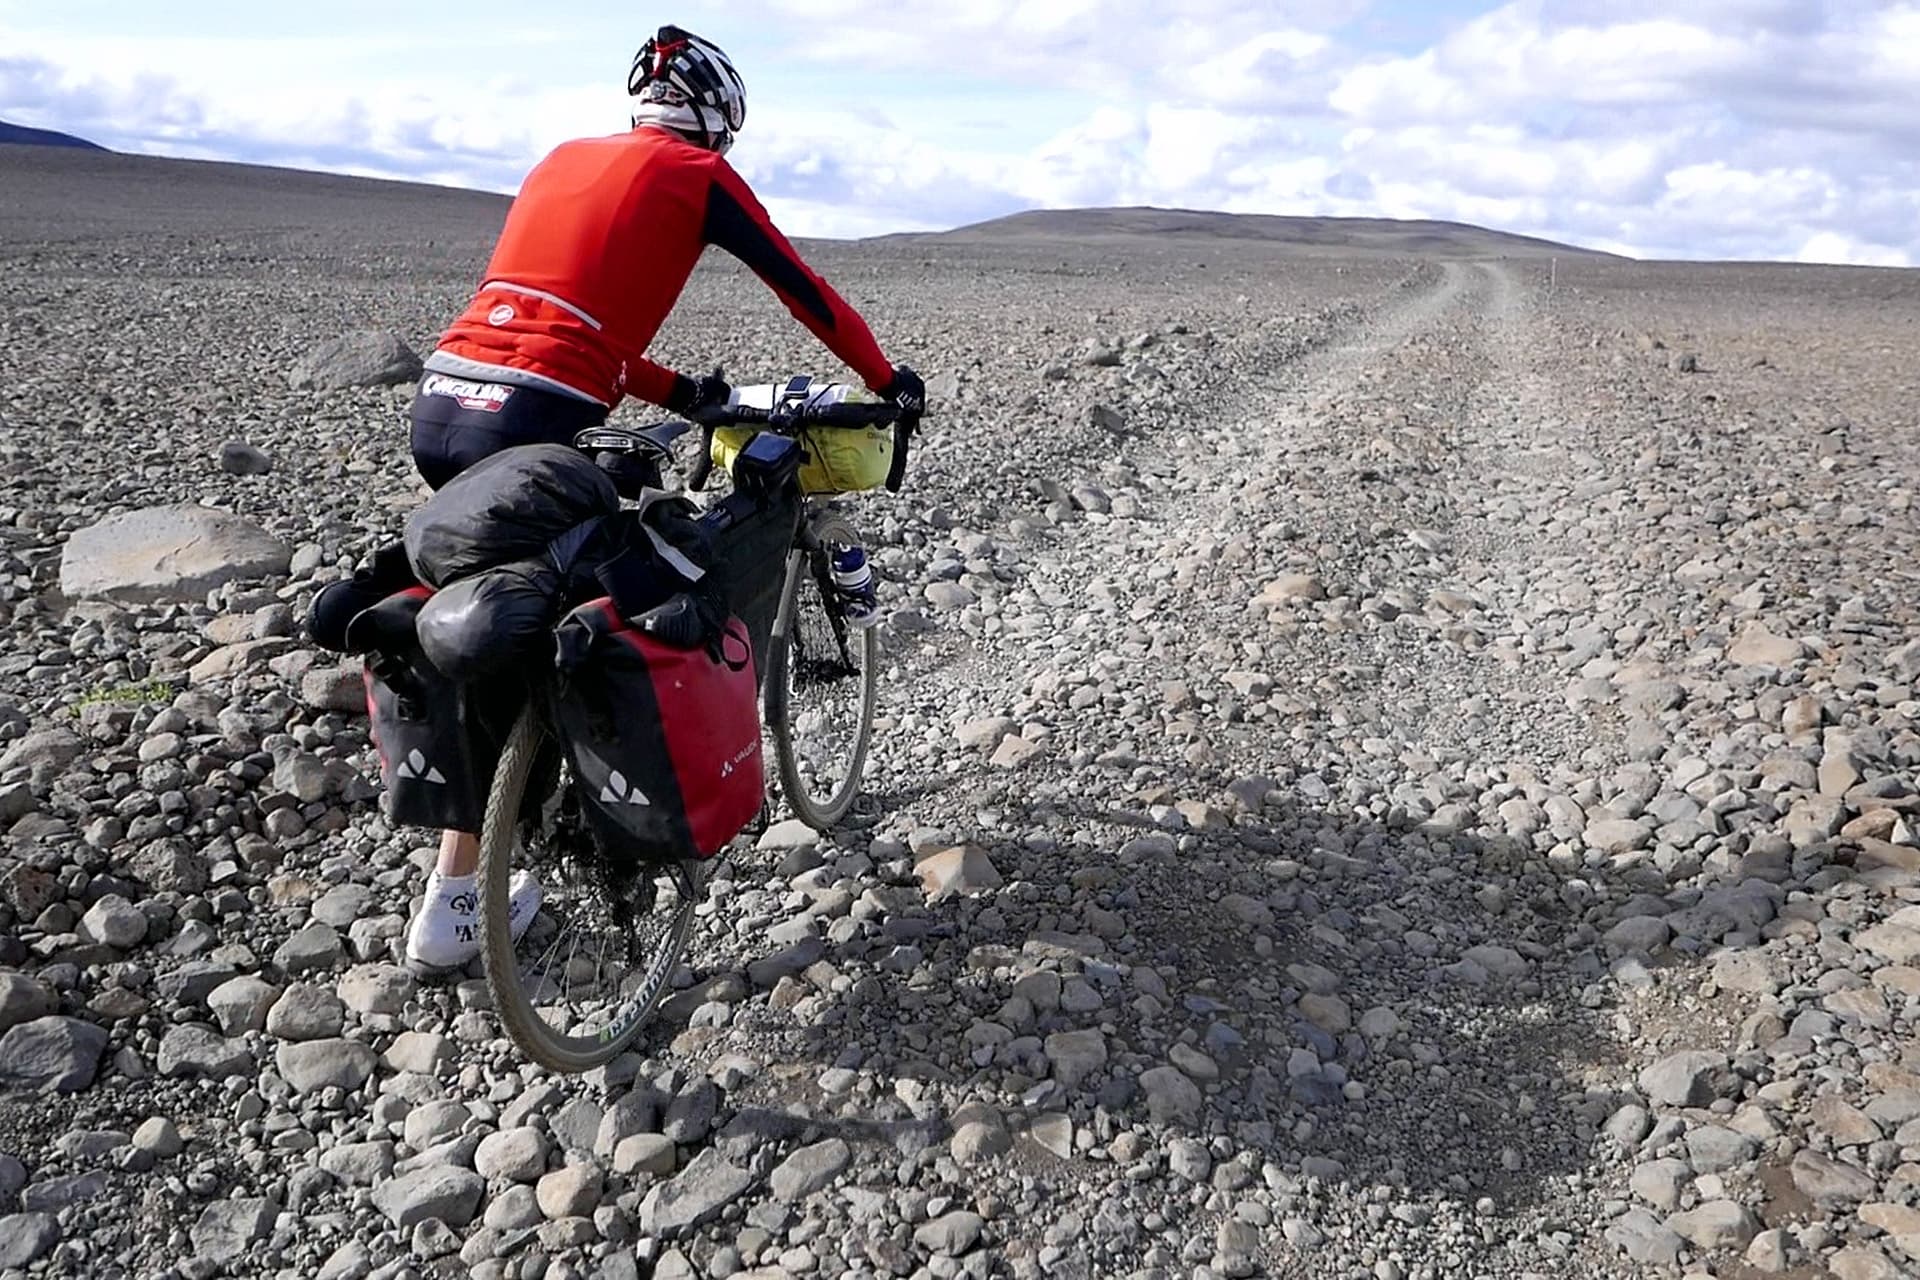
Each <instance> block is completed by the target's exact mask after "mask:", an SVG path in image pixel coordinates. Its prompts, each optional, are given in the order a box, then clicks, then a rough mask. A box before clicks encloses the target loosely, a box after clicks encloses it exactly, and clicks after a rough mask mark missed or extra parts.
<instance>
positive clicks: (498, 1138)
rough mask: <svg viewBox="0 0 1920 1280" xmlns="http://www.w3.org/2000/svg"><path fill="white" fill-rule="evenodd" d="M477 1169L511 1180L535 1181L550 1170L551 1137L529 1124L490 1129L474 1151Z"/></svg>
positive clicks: (489, 1174)
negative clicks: (491, 1131)
mask: <svg viewBox="0 0 1920 1280" xmlns="http://www.w3.org/2000/svg"><path fill="white" fill-rule="evenodd" d="M473 1167H474V1170H475V1172H477V1173H479V1174H480V1175H481V1176H482V1177H485V1178H498V1179H501V1180H504V1181H507V1182H534V1181H537V1180H538V1179H539V1178H540V1176H541V1175H542V1174H544V1173H545V1172H546V1171H547V1139H546V1135H544V1134H542V1133H541V1132H540V1131H539V1130H537V1129H533V1128H530V1127H527V1126H524V1125H523V1126H521V1127H520V1128H518V1129H506V1130H503V1131H501V1132H499V1133H490V1134H488V1135H487V1136H486V1137H484V1138H482V1139H481V1140H480V1145H479V1146H478V1147H477V1148H475V1150H474V1153H473Z"/></svg>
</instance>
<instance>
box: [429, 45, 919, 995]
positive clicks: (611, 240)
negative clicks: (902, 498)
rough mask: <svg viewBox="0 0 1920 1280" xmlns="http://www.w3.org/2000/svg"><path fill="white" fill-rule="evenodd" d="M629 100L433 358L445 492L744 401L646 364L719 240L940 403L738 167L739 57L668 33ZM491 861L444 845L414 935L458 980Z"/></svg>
mask: <svg viewBox="0 0 1920 1280" xmlns="http://www.w3.org/2000/svg"><path fill="white" fill-rule="evenodd" d="M627 92H628V94H629V95H631V96H632V97H633V98H634V99H635V102H634V107H633V128H632V130H631V131H630V132H627V133H622V134H616V135H613V136H610V137H601V138H583V139H576V140H575V141H572V142H567V143H563V144H562V145H561V146H560V147H558V148H557V149H556V150H554V151H553V152H552V153H551V154H550V155H548V156H547V157H546V159H544V160H542V161H541V162H540V163H539V164H538V165H536V166H535V167H534V169H533V171H532V172H531V173H529V174H528V175H527V178H526V181H525V182H524V183H523V184H522V185H521V188H520V194H519V195H518V196H517V197H516V198H515V199H514V201H513V204H512V206H511V207H510V208H509V209H508V211H507V220H506V225H505V227H503V228H502V230H501V232H500V238H499V240H498V242H497V243H496V244H495V246H494V250H493V256H492V259H491V260H490V261H489V262H488V264H487V270H486V276H485V279H484V283H482V284H481V286H480V289H479V292H478V293H476V294H475V295H474V297H473V300H472V301H471V302H470V303H468V305H467V308H466V310H465V311H463V312H462V313H461V314H460V316H459V318H458V319H456V320H455V321H454V322H453V324H452V326H451V327H450V328H448V330H447V331H446V333H445V335H444V336H442V338H441V339H440V342H439V345H438V348H437V349H436V350H435V351H434V352H433V354H432V355H430V356H429V357H428V358H427V361H426V372H425V374H424V376H423V377H422V379H421V382H420V387H419V392H418V394H417V395H416V396H415V397H414V401H413V407H412V410H411V417H412V440H411V443H412V450H413V459H414V465H415V466H416V467H417V468H418V469H419V471H420V475H421V477H422V478H423V479H424V480H426V482H427V483H428V484H429V485H431V486H433V487H434V488H439V487H440V486H441V485H443V484H445V483H446V482H447V481H448V480H450V479H451V478H453V476H455V475H457V474H458V473H459V472H460V471H462V470H463V469H465V468H466V467H468V466H470V465H472V464H473V463H475V462H477V461H479V460H480V459H481V458H484V457H486V456H488V455H489V454H492V453H495V452H497V451H499V450H501V449H505V448H509V447H511V446H514V445H522V444H537V443H561V444H565V443H569V442H571V440H572V439H573V436H574V434H575V433H576V432H578V431H580V430H581V429H583V428H585V427H589V426H594V425H597V424H598V423H600V422H601V421H602V420H604V419H605V418H606V416H607V414H608V412H609V411H610V410H611V409H612V408H613V407H614V405H616V404H618V403H619V402H620V400H621V399H622V398H624V397H626V396H636V397H638V398H640V399H643V400H649V401H652V402H653V403H655V404H658V405H661V406H663V407H665V408H667V409H669V410H672V411H674V412H676V413H681V414H688V415H692V414H696V413H697V412H698V411H699V410H700V409H702V408H705V407H708V406H713V405H720V404H724V403H726V401H727V398H728V396H729V395H730V389H729V388H728V387H727V385H726V383H725V382H723V381H722V380H721V379H720V378H719V377H718V376H717V375H712V376H708V377H704V378H699V379H694V378H690V377H688V376H686V375H685V374H681V373H676V372H674V371H673V370H670V369H667V368H665V367H664V366H662V365H659V364H656V363H654V362H653V361H651V360H649V359H647V357H646V350H647V346H648V344H649V343H651V342H652V340H653V337H654V334H655V333H656V331H658V329H659V328H660V325H661V323H662V321H664V320H665V319H666V316H667V313H668V312H669V311H670V310H671V309H672V308H673V304H674V301H675V300H676V299H677V298H678V297H679V295H680V291H681V290H682V289H683V288H684V287H685V285H686V282H687V278H688V276H689V275H691V274H692V271H693V268H694V264H695V263H696V262H697V261H698V260H699V258H700V255H701V253H702V252H703V251H704V250H705V248H706V247H707V246H708V245H717V246H719V247H720V248H722V249H724V250H726V251H727V252H728V253H731V254H732V255H733V256H734V257H736V258H738V259H739V260H740V261H741V262H743V263H745V264H746V265H747V266H748V267H750V268H751V269H752V270H753V271H754V272H755V273H756V274H757V275H758V276H759V277H760V278H761V280H763V281H764V282H765V283H766V284H767V285H768V286H769V287H771V288H772V289H773V291H774V292H775V293H776V294H777V295H779V297H780V300H781V301H782V302H784V303H785V304H786V306H787V309H788V310H789V311H791V312H792V313H793V315H794V317H795V318H796V319H798V320H799V321H800V322H801V323H802V324H804V325H805V326H806V327H807V328H808V329H810V330H812V331H813V333H814V334H815V335H816V336H817V337H818V338H819V339H820V340H821V341H822V342H824V343H825V344H826V345H827V347H828V348H829V349H830V350H831V351H832V352H833V353H834V355H836V356H838V357H839V358H840V359H841V360H842V361H844V362H845V363H846V364H847V366H848V367H849V368H851V369H852V370H853V371H854V372H855V373H856V374H858V375H859V377H860V379H861V380H862V381H863V382H864V383H865V384H866V386H867V388H868V389H869V390H871V391H874V392H877V393H878V394H879V395H881V396H882V397H884V398H885V399H887V400H889V401H891V402H893V403H895V404H897V405H898V406H899V407H900V408H901V409H902V410H903V411H907V412H918V411H919V410H920V409H922V408H923V407H924V405H925V399H926V389H925V387H924V385H923V384H922V383H921V380H920V378H919V377H918V375H916V374H915V373H914V372H913V370H911V369H909V368H907V367H905V366H903V365H894V364H891V363H889V362H888V360H887V358H886V357H885V356H884V355H883V354H882V353H881V350H880V347H879V344H878V343H876V342H875V341H874V338H873V334H872V332H871V331H870V330H869V329H868V328H867V324H866V322H865V321H864V320H862V319H861V318H860V315H859V313H858V312H856V311H855V310H854V309H853V308H852V307H850V306H848V305H847V303H846V302H845V300H843V299H842V298H841V297H840V295H839V294H837V293H835V292H834V291H833V289H832V288H831V287H830V286H829V285H828V284H827V282H826V281H824V280H822V279H821V278H820V276H819V275H817V274H816V273H815V272H814V271H813V270H812V269H811V268H810V267H808V266H807V264H806V263H805V262H804V261H802V260H801V258H800V255H799V254H798V253H796V252H795V251H794V248H793V246H792V245H791V244H789V243H788V241H787V238H786V237H785V236H783V235H782V234H781V233H780V231H779V230H778V229H777V228H776V227H775V226H774V225H773V222H772V220H771V219H770V218H769V217H768V216H767V212H766V210H765V209H764V208H762V207H761V204H760V202H759V200H757V199H756V198H755V197H754V194H753V192H752V191H751V190H750V189H749V188H748V187H747V184H746V183H745V182H744V181H743V180H742V179H741V177H740V175H739V174H738V173H736V172H735V171H734V169H733V168H732V166H730V165H729V164H728V163H727V162H726V159H725V156H726V153H727V149H728V148H729V147H730V146H732V144H733V137H734V134H735V133H736V132H737V131H738V130H739V129H740V127H741V126H742V125H743V124H744V123H745V122H746V116H747V107H746V96H745V86H744V85H743V84H742V82H741V79H740V74H739V72H737V71H735V70H734V67H733V64H732V62H730V61H729V60H728V58H727V56H726V55H725V54H724V53H722V52H721V51H720V50H719V49H718V48H717V47H716V46H714V45H713V44H712V43H710V42H709V41H706V40H703V39H701V38H700V37H698V36H696V35H693V34H691V33H689V32H687V31H685V30H682V29H681V28H679V27H675V26H664V27H661V28H660V29H659V32H658V33H657V34H656V35H655V36H654V37H653V38H652V39H650V40H648V41H647V42H646V44H644V45H643V46H641V49H640V51H639V53H638V54H636V55H635V57H634V60H633V66H632V69H631V71H630V72H629V73H628V77H627ZM843 604H844V606H845V609H846V613H847V616H848V618H849V620H850V621H852V622H854V623H856V624H857V625H871V623H872V622H873V621H874V620H875V619H876V617H877V610H876V604H875V600H874V597H873V588H872V586H871V584H870V582H869V584H868V585H866V586H865V587H864V588H862V589H859V590H857V591H852V592H849V593H848V594H847V598H846V599H844V600H843ZM478 862H479V843H478V840H477V838H476V837H475V836H474V835H473V834H471V833H468V832H457V831H448V832H446V833H444V834H443V835H442V837H441V843H440V858H439V862H438V864H437V866H436V867H435V869H434V871H433V873H432V874H431V876H430V877H429V878H428V882H427V893H426V900H425V903H424V905H423V906H422V908H421V910H420V912H419V913H418V914H417V915H416V916H415V917H414V920H413V923H412V926H411V927H410V928H409V929H408V932H407V956H408V958H409V959H410V960H412V961H414V962H415V963H416V964H419V965H423V966H427V967H430V968H447V967H453V966H458V965H462V964H465V963H466V962H467V961H468V960H470V959H472V958H473V957H474V956H475V955H476V954H478V951H479V946H480V939H479V931H478V929H477V927H476V911H475V906H476V893H475V872H476V869H477V867H478ZM539 902H540V892H539V887H538V886H537V885H536V884H534V883H533V882H532V880H531V879H530V878H527V877H524V876H519V877H516V878H515V883H514V889H513V897H512V911H511V922H512V926H513V929H514V931H515V933H516V936H517V935H518V933H519V931H521V930H524V929H525V928H526V927H527V925H529V924H531V923H532V921H533V918H534V915H535V913H536V912H537V911H538V910H539Z"/></svg>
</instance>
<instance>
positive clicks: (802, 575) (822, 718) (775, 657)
mask: <svg viewBox="0 0 1920 1280" xmlns="http://www.w3.org/2000/svg"><path fill="white" fill-rule="evenodd" d="M809 541H810V543H811V549H809V550H801V549H798V548H796V549H795V550H794V551H793V553H792V554H791V555H789V556H788V557H787V578H786V584H785V587H784V588H783V589H782V591H781V595H780V612H779V614H778V615H777V616H776V618H775V620H774V625H773V637H772V642H771V644H770V645H769V646H768V654H767V671H766V711H767V727H768V729H770V730H771V731H772V733H773V747H774V758H775V762H776V763H777V764H778V766H779V771H780V789H781V791H782V792H783V793H784V794H785V795H786V797H787V803H788V804H790V805H792V806H793V812H794V814H795V816H797V817H798V818H799V819H800V820H801V821H802V822H804V823H806V824H807V825H808V826H810V827H812V828H814V829H815V830H817V831H825V830H827V829H828V828H829V827H831V826H833V824H834V823H836V822H838V821H840V819H842V818H843V817H845V816H846V813H847V810H848V809H850V808H852V807H853V801H854V797H855V796H857V795H858V794H859V792H860V774H861V771H862V769H864V768H865V767H866V761H867V747H868V744H869V743H870V742H871V741H872V738H873V708H874V702H875V699H876V697H877V694H878V690H879V678H880V677H879V669H880V639H879V636H878V635H876V634H875V632H874V631H873V630H872V629H868V630H864V631H862V630H859V629H857V628H854V627H852V626H850V625H848V623H847V620H846V618H845V617H844V616H843V615H842V614H841V612H840V607H839V601H838V597H837V594H836V593H835V591H834V588H833V577H832V565H831V563H830V561H829V558H828V557H829V549H830V548H831V547H832V546H833V544H835V543H840V544H843V545H851V544H854V543H857V542H858V541H859V535H858V534H856V533H855V532H854V530H853V526H852V525H850V524H848V523H847V522H846V521H845V520H844V519H842V518H841V517H840V516H837V515H833V514H827V515H824V516H822V517H820V518H819V519H817V520H815V521H814V522H813V524H812V537H811V538H810V539H809Z"/></svg>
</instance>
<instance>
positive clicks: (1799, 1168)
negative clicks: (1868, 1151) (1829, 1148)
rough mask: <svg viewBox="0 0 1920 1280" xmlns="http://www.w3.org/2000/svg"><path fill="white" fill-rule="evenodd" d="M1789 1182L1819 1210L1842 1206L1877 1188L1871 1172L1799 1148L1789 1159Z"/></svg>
mask: <svg viewBox="0 0 1920 1280" xmlns="http://www.w3.org/2000/svg"><path fill="white" fill-rule="evenodd" d="M1791 1171H1792V1174H1793V1185H1794V1186H1796V1187H1798V1188H1799V1189H1800V1190H1801V1192H1802V1193H1803V1194H1805V1195H1806V1196H1807V1197H1808V1198H1809V1199H1810V1200H1812V1201H1813V1202H1814V1203H1815V1204H1817V1205H1819V1206H1820V1207H1821V1208H1823V1209H1843V1208H1846V1207H1848V1206H1850V1205H1854V1204H1858V1203H1860V1202H1861V1201H1863V1200H1869V1199H1871V1198H1872V1197H1873V1195H1874V1193H1875V1192H1876V1191H1878V1190H1879V1184H1878V1183H1876V1182H1875V1181H1874V1179H1873V1175H1871V1174H1869V1173H1867V1172H1865V1171H1864V1170H1861V1169H1856V1168H1854V1167H1853V1166H1852V1165H1846V1164H1841V1163H1840V1162H1838V1161H1836V1160H1831V1159H1828V1158H1827V1157H1826V1156H1823V1155H1821V1154H1819V1153H1818V1152H1816V1151H1812V1150H1808V1149H1805V1148H1803V1149H1802V1150H1801V1151H1800V1153H1799V1154H1798V1155H1796V1156H1794V1158H1793V1164H1792V1166H1791Z"/></svg>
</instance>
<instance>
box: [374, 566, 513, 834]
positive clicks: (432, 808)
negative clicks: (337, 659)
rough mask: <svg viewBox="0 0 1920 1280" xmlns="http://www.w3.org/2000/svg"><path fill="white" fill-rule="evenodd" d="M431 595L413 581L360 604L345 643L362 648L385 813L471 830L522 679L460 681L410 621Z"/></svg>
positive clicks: (418, 823) (409, 820)
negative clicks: (434, 657)
mask: <svg viewBox="0 0 1920 1280" xmlns="http://www.w3.org/2000/svg"><path fill="white" fill-rule="evenodd" d="M430 594H431V593H430V592H429V591H428V589H427V588H425V587H412V588H409V589H408V590H406V591H403V592H400V593H399V594H397V595H394V596H391V597H389V598H388V599H386V600H384V601H382V602H381V603H380V604H378V605H375V606H374V607H373V608H371V609H365V610H362V611H361V612H360V613H359V614H358V615H356V616H355V618H354V620H353V625H352V626H351V627H350V628H349V629H348V632H347V636H346V640H347V643H348V644H349V645H350V646H351V647H352V648H353V649H355V650H357V651H359V652H362V653H365V654H366V655H367V658H366V676H365V679H366V688H367V714H368V716H369V717H371V719H372V721H373V740H374V746H375V747H376V748H377V749H378V751H379V755H380V777H381V781H382V782H384V783H385V784H386V797H387V800H386V811H387V815H388V816H389V817H390V818H392V819H393V821H395V822H398V823H403V824H406V825H409V826H419V827H438V828H443V829H451V830H454V831H469V832H477V831H479V830H480V821H481V817H482V815H483V814H484V813H485V811H486V800H487V791H488V789H489V788H490V787H491V786H492V785H493V771H494V769H495V768H496V767H497V766H498V765H499V763H500V752H501V749H502V748H503V747H504V746H505V745H506V741H507V734H508V733H510V732H511V731H512V729H513V721H514V719H515V717H517V716H518V715H519V714H520V708H521V706H522V705H523V704H524V703H525V701H526V696H527V695H526V686H525V685H524V684H523V683H522V682H521V681H519V680H518V679H515V678H512V677H511V676H509V677H506V678H499V679H494V680H489V681H484V682H478V683H463V682H461V681H456V680H453V679H450V678H449V677H448V676H446V675H445V674H443V673H442V672H441V671H440V670H439V669H438V668H437V667H435V666H434V665H433V663H432V662H430V661H428V660H427V657H426V655H425V654H424V653H423V652H422V651H421V648H420V645H419V643H418V641H417V640H416V639H415V631H414V624H415V620H416V619H417V617H418V615H419V613H420V610H421V607H422V606H423V605H424V604H426V602H427V600H428V598H429V596H430Z"/></svg>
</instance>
